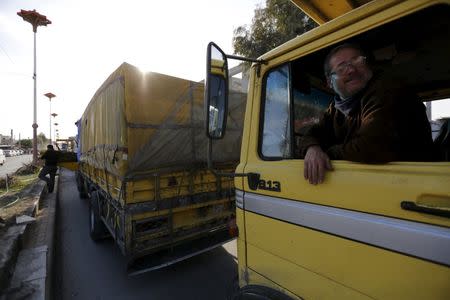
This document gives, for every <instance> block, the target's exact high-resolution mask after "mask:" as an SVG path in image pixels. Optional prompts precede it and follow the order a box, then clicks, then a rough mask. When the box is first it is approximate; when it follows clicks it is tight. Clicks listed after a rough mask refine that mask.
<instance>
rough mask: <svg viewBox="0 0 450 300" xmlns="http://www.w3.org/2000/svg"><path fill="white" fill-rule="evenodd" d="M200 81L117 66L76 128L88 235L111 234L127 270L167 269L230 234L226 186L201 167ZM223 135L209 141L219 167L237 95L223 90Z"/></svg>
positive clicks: (232, 163) (237, 119)
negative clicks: (225, 122) (225, 110)
mask: <svg viewBox="0 0 450 300" xmlns="http://www.w3.org/2000/svg"><path fill="white" fill-rule="evenodd" d="M203 95H204V91H203V83H198V82H193V81H189V80H184V79H180V78H175V77H171V76H167V75H163V74H158V73H152V72H149V73H143V72H141V71H140V70H138V69H137V68H136V67H134V66H132V65H130V64H127V63H124V64H122V65H121V66H120V67H119V68H118V69H117V70H116V71H115V72H113V73H112V74H111V75H110V76H109V78H108V79H107V80H106V81H105V82H104V84H103V85H102V86H101V87H100V88H99V89H98V91H97V92H96V93H95V95H94V96H93V98H92V100H91V101H90V103H89V104H88V106H87V108H86V110H85V112H84V113H83V115H82V117H81V119H80V120H79V121H78V122H77V123H76V124H77V126H78V143H77V147H78V160H79V162H78V171H77V176H76V178H77V186H78V190H79V193H80V196H81V197H82V198H88V201H89V204H90V205H89V224H90V236H91V238H92V239H93V240H95V241H98V240H101V239H103V238H105V237H108V236H111V237H112V238H113V239H114V240H115V242H116V244H117V245H118V246H119V248H120V250H121V251H122V253H123V255H124V256H125V257H126V258H127V261H128V266H129V269H128V271H129V274H138V273H141V272H144V271H150V270H154V269H157V268H161V267H164V266H167V265H170V264H172V263H174V262H177V261H180V260H182V259H186V258H188V257H191V256H193V255H195V254H198V253H202V252H204V251H207V250H210V249H212V248H214V247H217V246H220V245H222V244H223V243H225V242H227V241H230V240H231V239H233V238H234V236H235V234H236V225H235V201H234V197H235V193H234V184H233V181H232V180H230V179H229V178H223V177H219V176H217V175H215V174H214V173H212V172H211V171H209V170H208V168H207V165H206V163H207V159H206V155H207V152H206V151H205V147H206V145H207V143H208V140H207V138H206V137H205V135H204V131H203V124H204V114H203V100H204V99H203ZM229 97H230V105H231V106H232V109H230V110H229V112H228V114H227V116H228V119H229V120H230V121H231V123H232V125H231V127H232V129H231V131H230V134H228V135H227V138H226V139H224V140H223V141H220V142H217V143H215V144H214V145H212V147H213V149H215V151H218V149H220V153H221V154H220V155H217V156H216V157H215V164H217V165H218V166H219V167H218V168H219V169H220V170H222V171H231V170H232V169H233V168H235V167H236V165H237V162H238V160H239V147H240V140H241V135H242V122H243V111H244V105H245V104H244V103H245V95H244V94H243V93H240V92H230V95H229Z"/></svg>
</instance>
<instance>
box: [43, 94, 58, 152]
mask: <svg viewBox="0 0 450 300" xmlns="http://www.w3.org/2000/svg"><path fill="white" fill-rule="evenodd" d="M44 96H45V97H47V98H48V101H49V103H50V114H49V118H48V119H49V124H50V144H51V143H52V98H54V97H56V96H55V95H54V94H52V93H47V94H44Z"/></svg>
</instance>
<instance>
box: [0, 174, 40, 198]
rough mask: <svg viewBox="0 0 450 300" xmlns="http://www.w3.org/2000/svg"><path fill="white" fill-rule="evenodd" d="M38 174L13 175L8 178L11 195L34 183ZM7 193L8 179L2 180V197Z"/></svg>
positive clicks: (0, 181) (0, 188)
mask: <svg viewBox="0 0 450 300" xmlns="http://www.w3.org/2000/svg"><path fill="white" fill-rule="evenodd" d="M37 176H38V173H37V172H36V173H32V174H28V175H12V176H8V179H9V180H8V187H9V191H8V194H10V193H16V192H19V191H20V190H22V189H23V188H24V187H26V186H27V185H29V184H30V183H32V182H33V181H34V180H36V179H37ZM6 192H7V191H6V178H5V177H3V178H0V195H3V194H5V193H6Z"/></svg>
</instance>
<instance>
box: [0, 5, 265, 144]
mask: <svg viewBox="0 0 450 300" xmlns="http://www.w3.org/2000/svg"><path fill="white" fill-rule="evenodd" d="M264 3H265V0H228V1H220V0H191V1H181V0H175V1H156V0H147V1H141V0H126V1H124V0H0V112H1V115H0V134H3V135H10V134H11V129H13V135H14V136H15V138H16V139H18V138H19V134H20V138H22V139H24V138H32V136H33V129H32V127H31V126H32V124H33V101H34V100H33V99H34V96H33V95H34V94H33V90H34V88H33V86H34V83H33V78H32V76H33V61H34V60H33V31H32V26H31V24H29V23H27V22H25V21H23V20H22V18H21V17H19V16H18V15H17V12H18V11H20V10H21V9H24V10H33V9H36V11H37V12H39V13H40V14H43V15H45V16H47V18H48V19H49V20H50V21H51V22H52V24H50V25H48V26H46V27H45V26H40V27H38V30H37V36H36V38H37V39H36V43H37V47H36V48H37V72H36V73H37V123H38V125H39V127H38V131H37V132H38V133H40V132H43V133H44V134H45V135H46V136H47V138H48V137H49V134H50V132H49V131H50V130H49V127H50V117H49V115H50V103H49V100H48V98H47V97H45V96H44V94H45V93H48V92H51V93H53V94H55V95H56V97H55V98H53V99H52V101H51V110H52V113H56V114H57V116H56V118H53V117H52V120H51V123H52V133H51V134H52V137H53V138H54V134H55V132H54V128H55V126H54V125H53V124H54V123H58V126H57V128H58V131H59V136H60V138H67V137H69V136H75V134H76V127H75V125H74V123H75V121H76V120H78V119H79V118H80V117H81V115H82V114H83V112H84V110H85V108H86V106H87V104H88V103H89V101H90V100H91V98H92V96H93V95H94V93H95V92H96V90H97V89H98V88H99V87H100V85H101V84H102V83H103V82H104V81H105V80H106V78H107V77H108V76H109V75H110V74H111V73H112V72H113V71H114V70H115V69H116V68H117V67H119V66H120V65H121V64H122V63H123V62H128V63H130V64H133V65H135V66H137V67H138V68H140V69H141V70H143V71H152V72H158V73H163V74H167V75H171V76H175V77H179V78H184V79H189V80H193V81H200V80H203V79H204V77H205V69H206V66H205V62H206V46H207V44H208V43H209V42H210V41H214V42H215V43H216V44H218V45H219V46H220V47H221V48H222V49H223V50H224V51H225V52H226V53H229V54H232V52H233V48H232V38H233V30H234V29H236V28H237V27H238V26H241V25H250V24H251V20H252V18H253V15H254V10H255V8H257V6H258V5H259V6H263V5H264Z"/></svg>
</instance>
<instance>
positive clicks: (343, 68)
mask: <svg viewBox="0 0 450 300" xmlns="http://www.w3.org/2000/svg"><path fill="white" fill-rule="evenodd" d="M365 63H366V57H365V56H361V55H360V56H356V57H353V58H352V59H350V60H348V61H344V62H342V63H340V64H339V66H337V67H336V69H335V70H334V71H331V72H330V76H333V75H334V76H338V77H339V76H342V75H344V74H345V73H346V72H347V71H348V68H349V67H350V66H352V67H360V66H362V65H364V64H365Z"/></svg>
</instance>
